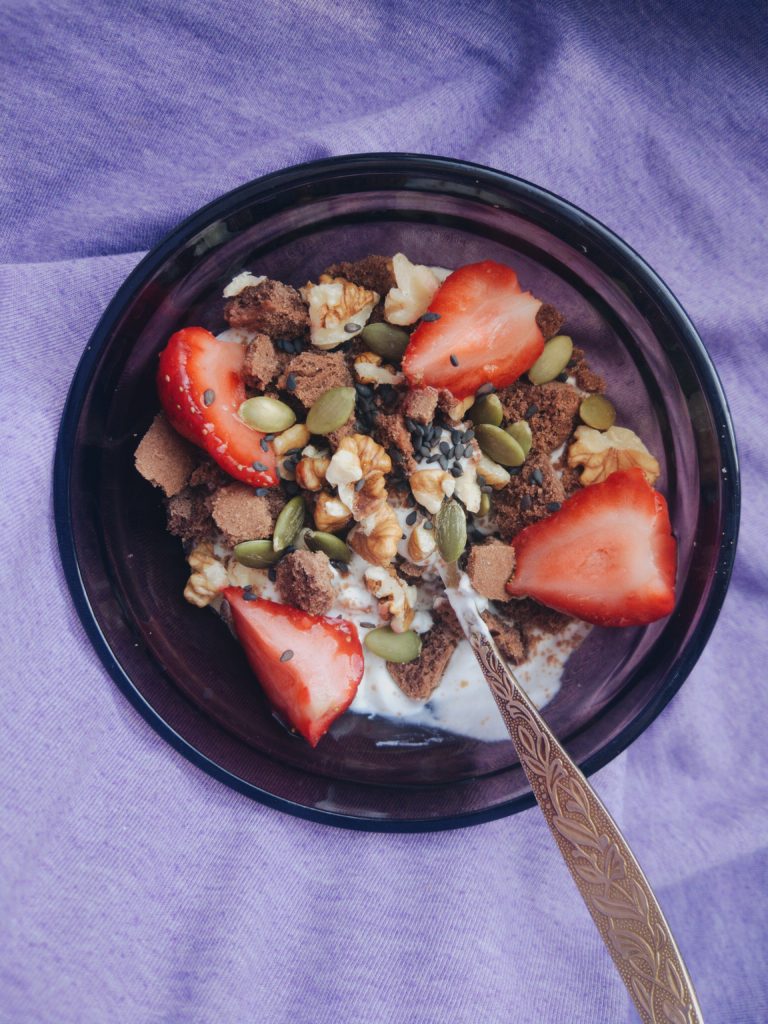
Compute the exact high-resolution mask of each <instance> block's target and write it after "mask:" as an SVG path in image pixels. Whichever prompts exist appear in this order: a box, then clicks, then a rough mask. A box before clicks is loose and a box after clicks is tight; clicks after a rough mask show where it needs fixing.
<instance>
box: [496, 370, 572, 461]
mask: <svg viewBox="0 0 768 1024" xmlns="http://www.w3.org/2000/svg"><path fill="white" fill-rule="evenodd" d="M499 399H500V400H501V404H502V407H503V409H504V413H505V416H506V417H507V419H509V420H511V421H512V422H515V421H516V420H521V419H526V418H527V420H528V423H529V424H530V427H531V433H532V434H533V447H534V448H535V449H536V450H537V451H540V452H553V451H554V450H555V449H556V448H559V447H560V445H561V444H564V443H565V442H566V441H567V440H568V438H569V437H570V436H571V434H572V432H573V428H574V425H575V422H576V414H577V413H578V409H579V405H580V404H581V395H580V394H579V392H578V391H577V390H576V388H574V387H571V385H570V384H560V383H559V382H557V381H553V382H552V383H549V384H529V383H528V382H527V381H524V380H518V381H515V383H514V384H512V385H511V386H510V387H508V388H505V389H504V390H503V391H500V392H499ZM526 413H528V414H529V415H528V416H527V417H526Z"/></svg>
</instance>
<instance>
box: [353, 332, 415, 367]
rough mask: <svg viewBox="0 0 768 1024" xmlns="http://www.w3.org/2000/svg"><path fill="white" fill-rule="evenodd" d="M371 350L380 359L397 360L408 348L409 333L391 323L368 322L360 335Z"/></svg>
mask: <svg viewBox="0 0 768 1024" xmlns="http://www.w3.org/2000/svg"><path fill="white" fill-rule="evenodd" d="M360 337H361V338H362V339H363V341H364V342H365V344H366V345H367V346H368V348H369V349H370V351H371V352H375V353H376V355H377V356H381V358H382V359H390V360H393V361H399V360H400V359H402V358H403V353H404V352H405V350H406V349H407V348H408V342H409V341H410V335H409V334H408V331H404V330H403V329H402V327H393V326H392V324H368V325H367V326H366V327H364V328H363V331H362V333H361V335H360Z"/></svg>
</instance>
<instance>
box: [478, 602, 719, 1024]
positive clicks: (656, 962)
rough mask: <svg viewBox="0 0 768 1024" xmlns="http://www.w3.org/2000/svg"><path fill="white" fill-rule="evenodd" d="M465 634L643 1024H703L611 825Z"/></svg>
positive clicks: (657, 915)
mask: <svg viewBox="0 0 768 1024" xmlns="http://www.w3.org/2000/svg"><path fill="white" fill-rule="evenodd" d="M478 618H479V616H478ZM465 629H466V632H467V636H468V639H469V642H470V644H471V645H472V649H473V651H474V652H475V655H476V657H477V660H478V661H479V662H480V666H481V668H482V670H483V674H484V676H485V678H486V681H487V682H488V685H489V686H490V688H491V690H492V692H493V696H494V698H495V700H496V703H497V704H498V707H499V711H500V712H501V716H502V718H503V719H504V723H505V725H506V727H507V729H508V730H509V735H510V736H511V737H512V742H513V743H514V745H515V749H516V750H517V754H518V756H519V758H520V762H521V764H522V766H523V769H524V770H525V774H526V775H527V776H528V781H529V782H530V784H531V789H532V790H533V793H534V796H535V797H536V799H537V801H538V803H539V807H540V808H541V810H542V812H543V814H544V817H545V818H546V821H547V824H548V825H549V828H550V830H551V832H552V835H553V836H554V838H555V841H556V842H557V845H558V846H559V847H560V852H561V854H562V855H563V859H564V860H565V863H566V864H567V866H568V870H569V871H570V872H571V875H572V876H573V880H574V882H575V883H576V885H577V886H578V889H579V892H580V893H581V895H582V898H583V900H584V902H585V903H586V905H587V909H588V910H589V912H590V914H591V915H592V920H593V921H594V922H595V924H596V925H597V928H598V930H599V932H600V934H601V935H602V937H603V942H605V944H606V946H607V947H608V951H609V952H610V954H611V956H612V957H613V960H614V963H615V964H616V967H617V968H618V971H619V974H620V975H621V977H622V979H623V981H624V984H625V985H626V986H627V991H628V992H629V994H630V995H631V997H632V999H633V1000H634V1003H635V1006H636V1007H637V1011H638V1013H639V1014H640V1018H641V1020H642V1021H643V1022H644V1024H702V1022H703V1017H702V1015H701V1009H700V1008H699V1004H698V1001H697V999H696V993H695V992H694V990H693V984H692V983H691V979H690V977H689V976H688V971H687V970H686V968H685V964H684V963H683V958H682V957H681V956H680V952H679V950H678V948H677V946H676V945H675V940H674V939H673V937H672V933H671V931H670V929H669V925H668V924H667V922H666V920H665V919H664V915H663V914H662V912H661V907H660V906H659V904H658V902H657V900H656V897H655V896H654V895H653V890H652V889H651V887H650V885H649V884H648V880H647V879H646V877H645V875H644V874H643V872H642V869H641V867H640V865H639V864H638V863H637V861H636V860H635V857H634V854H633V853H632V851H631V850H630V848H629V845H628V844H627V842H626V840H625V839H624V837H623V836H622V834H621V832H620V831H619V829H618V827H617V825H616V822H615V821H614V820H613V818H612V817H611V816H610V814H609V813H608V811H607V810H606V809H605V807H604V806H603V804H602V802H601V801H600V799H599V798H598V796H597V794H596V793H595V791H594V790H593V789H592V787H591V786H590V784H589V783H588V782H587V780H586V778H585V777H584V775H583V774H582V772H581V771H580V770H579V769H578V768H577V767H576V765H575V764H574V762H573V761H572V760H571V758H570V757H569V756H568V754H567V753H566V752H565V750H564V749H563V748H562V747H561V745H560V744H559V743H558V741H557V739H556V738H555V736H554V734H553V733H552V732H551V731H550V729H549V728H548V726H547V725H546V723H545V722H544V720H543V719H542V717H541V715H540V714H539V712H538V711H537V710H536V708H535V707H534V705H533V704H532V703H531V701H530V699H529V698H528V696H527V695H526V693H525V692H524V690H523V688H522V687H521V686H520V685H519V683H518V682H517V680H516V679H515V677H514V675H513V673H512V672H511V671H510V670H509V669H508V668H507V667H506V665H505V664H504V662H503V661H502V659H501V657H500V655H499V652H498V649H497V648H496V645H495V644H494V642H493V640H492V639H491V636H490V634H489V633H488V632H487V630H486V629H485V628H484V624H482V620H481V621H480V622H478V623H477V625H476V626H475V625H474V624H473V625H470V624H468V623H466V624H465Z"/></svg>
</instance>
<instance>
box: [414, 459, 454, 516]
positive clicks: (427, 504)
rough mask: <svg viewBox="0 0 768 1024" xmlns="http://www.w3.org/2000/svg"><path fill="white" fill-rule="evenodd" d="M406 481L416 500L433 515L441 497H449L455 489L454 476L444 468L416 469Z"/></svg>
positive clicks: (440, 502) (438, 508) (441, 500)
mask: <svg viewBox="0 0 768 1024" xmlns="http://www.w3.org/2000/svg"><path fill="white" fill-rule="evenodd" d="M408 483H409V485H410V488H411V493H412V494H413V496H414V498H415V499H416V501H418V503H419V504H420V505H423V506H424V508H425V509H426V510H427V512H431V513H432V514H433V515H434V514H435V513H436V512H438V511H439V510H440V506H441V505H442V503H443V498H450V497H451V496H452V494H453V492H454V490H455V489H456V478H455V477H453V476H451V474H450V473H449V472H447V471H446V470H444V469H417V470H415V471H414V472H413V473H411V475H410V477H409V478H408Z"/></svg>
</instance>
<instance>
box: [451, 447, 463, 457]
mask: <svg viewBox="0 0 768 1024" xmlns="http://www.w3.org/2000/svg"><path fill="white" fill-rule="evenodd" d="M451 454H452V455H453V457H454V459H462V458H463V457H464V445H463V444H455V445H454V446H453V449H452V451H451Z"/></svg>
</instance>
